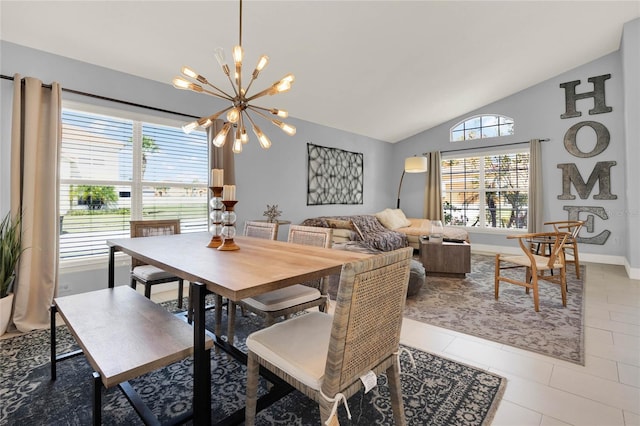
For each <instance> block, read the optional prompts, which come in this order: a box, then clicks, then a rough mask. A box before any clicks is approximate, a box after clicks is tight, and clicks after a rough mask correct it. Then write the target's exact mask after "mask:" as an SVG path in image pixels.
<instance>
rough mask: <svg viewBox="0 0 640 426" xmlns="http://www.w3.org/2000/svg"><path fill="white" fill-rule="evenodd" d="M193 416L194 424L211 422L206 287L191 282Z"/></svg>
mask: <svg viewBox="0 0 640 426" xmlns="http://www.w3.org/2000/svg"><path fill="white" fill-rule="evenodd" d="M191 290H192V294H191V297H193V311H194V312H193V345H194V348H193V417H194V424H196V425H208V424H211V353H210V352H211V351H210V350H208V349H205V304H204V298H205V294H206V287H205V285H204V284H202V283H193V284H192V287H191Z"/></svg>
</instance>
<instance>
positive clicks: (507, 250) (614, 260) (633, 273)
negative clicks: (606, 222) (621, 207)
mask: <svg viewBox="0 0 640 426" xmlns="http://www.w3.org/2000/svg"><path fill="white" fill-rule="evenodd" d="M471 252H472V253H478V254H496V253H504V254H520V253H522V252H521V250H520V248H519V247H514V246H494V245H489V244H471ZM580 262H590V263H604V264H606V265H623V266H624V267H625V269H626V271H627V275H628V276H629V278H632V279H638V277H639V276H640V275H639V274H640V269H638V268H631V266H630V265H629V262H628V261H627V259H626V258H625V257H624V256H611V255H607V254H594V253H582V252H580Z"/></svg>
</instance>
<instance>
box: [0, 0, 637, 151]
mask: <svg viewBox="0 0 640 426" xmlns="http://www.w3.org/2000/svg"><path fill="white" fill-rule="evenodd" d="M238 9H239V8H238V2H237V1H221V0H218V1H206V2H205V1H4V0H2V1H1V2H0V13H1V22H0V23H1V26H0V37H1V38H2V39H3V40H7V41H10V42H13V43H17V44H21V45H25V46H29V47H33V48H36V49H41V50H45V51H49V52H52V53H55V54H58V55H62V56H66V57H70V58H74V59H78V60H81V61H85V62H89V63H93V64H97V65H101V66H104V67H108V68H112V69H115V70H118V71H122V72H126V73H129V74H134V75H137V76H141V77H145V78H149V79H152V80H157V81H161V82H166V83H169V84H170V82H171V79H172V78H173V76H175V75H177V74H178V73H179V70H180V67H181V66H182V65H189V66H191V67H192V68H194V69H196V70H197V71H198V72H199V73H201V74H203V75H204V76H206V77H207V78H208V79H209V80H210V81H212V82H213V83H214V84H216V85H219V87H221V88H223V89H227V88H228V82H227V81H226V80H225V78H223V77H224V76H223V74H222V72H221V71H220V69H219V67H218V65H217V62H216V61H215V59H214V57H213V54H212V52H213V49H214V48H216V47H218V46H221V47H223V48H224V49H225V51H226V53H227V57H230V51H231V47H232V46H233V45H235V44H237V43H238ZM637 17H640V1H624V2H616V1H566V2H561V1H533V2H524V1H500V2H487V1H439V2H438V1H406V2H403V1H259V0H245V2H244V7H243V40H242V44H243V47H244V49H245V62H246V65H245V67H246V68H247V70H246V71H245V72H246V73H247V74H248V73H249V72H250V70H252V69H253V66H254V62H255V61H257V58H258V56H260V55H261V54H268V55H269V56H270V58H271V61H270V63H269V65H268V67H267V68H266V69H265V70H264V71H263V72H262V74H261V75H260V78H259V80H258V81H257V82H256V83H255V84H254V86H253V87H252V91H253V90H256V89H259V90H261V89H263V88H265V87H266V86H267V85H268V84H271V83H273V82H274V81H277V80H278V79H280V78H281V77H282V76H284V75H285V74H286V73H288V72H293V73H294V74H295V75H296V82H295V84H294V86H293V88H292V90H291V91H290V92H288V93H286V94H281V95H278V96H275V97H269V98H268V99H265V100H264V101H263V102H262V103H258V104H259V105H263V106H265V107H278V108H283V109H288V110H289V112H290V114H291V115H292V116H293V117H296V118H301V119H304V120H308V121H311V122H315V123H319V124H323V125H326V126H330V127H334V128H338V129H343V130H347V131H350V132H354V133H357V134H361V135H366V136H370V137H373V138H376V139H380V140H384V141H388V142H397V141H399V140H402V139H404V138H406V137H408V136H411V135H414V134H416V133H418V132H420V131H422V130H426V129H429V128H431V127H433V126H436V125H438V124H440V123H443V122H445V121H447V120H450V119H452V118H455V117H457V116H459V115H462V114H465V113H467V112H469V111H471V110H474V109H476V108H479V107H481V106H483V105H486V104H488V103H491V102H493V101H496V100H499V99H501V98H503V97H505V96H508V95H510V94H513V93H515V92H518V91H520V90H522V89H525V88H527V87H530V86H532V85H534V84H536V83H539V82H541V81H544V80H546V79H548V78H551V77H553V76H556V75H558V74H560V73H562V72H564V71H568V70H570V69H572V68H574V67H576V66H579V65H582V64H584V63H587V62H589V61H591V60H594V59H597V58H599V57H601V56H603V55H606V54H608V53H610V52H613V51H615V50H617V49H618V48H619V43H620V36H621V33H622V26H623V24H624V23H625V22H628V21H630V20H632V19H634V18H637ZM36 77H37V76H36ZM245 79H246V77H245ZM70 88H73V87H70ZM203 96H204V95H203ZM212 112H213V111H212Z"/></svg>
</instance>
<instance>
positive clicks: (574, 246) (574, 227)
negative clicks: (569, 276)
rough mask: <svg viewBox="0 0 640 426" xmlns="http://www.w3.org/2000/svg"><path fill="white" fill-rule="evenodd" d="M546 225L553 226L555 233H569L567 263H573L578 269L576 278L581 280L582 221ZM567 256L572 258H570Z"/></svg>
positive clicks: (566, 243) (566, 221) (566, 249)
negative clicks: (579, 249)
mask: <svg viewBox="0 0 640 426" xmlns="http://www.w3.org/2000/svg"><path fill="white" fill-rule="evenodd" d="M544 224H545V225H551V226H553V230H554V231H555V232H567V233H568V234H569V236H568V237H567V241H566V242H565V244H564V254H565V262H566V263H573V264H574V266H575V268H576V278H578V279H580V258H579V256H578V234H579V233H580V230H581V229H582V227H583V226H584V221H582V220H564V221H562V220H561V221H556V222H545V223H544ZM567 254H569V255H570V256H571V257H570V258H568V257H567Z"/></svg>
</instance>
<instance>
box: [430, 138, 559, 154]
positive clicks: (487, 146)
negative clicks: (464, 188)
mask: <svg viewBox="0 0 640 426" xmlns="http://www.w3.org/2000/svg"><path fill="white" fill-rule="evenodd" d="M539 140H540V142H549V141H550V140H551V139H549V138H547V139H539ZM529 142H531V141H530V140H529V141H523V142H513V143H505V144H502V145H485V146H474V147H470V148H460V149H450V150H448V151H440V153H443V154H446V153H449V152H460V151H470V150H474V149H484V148H499V147H501V146H511V145H522V144H525V143H529ZM427 154H428V152H423V153H422V155H427Z"/></svg>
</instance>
